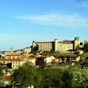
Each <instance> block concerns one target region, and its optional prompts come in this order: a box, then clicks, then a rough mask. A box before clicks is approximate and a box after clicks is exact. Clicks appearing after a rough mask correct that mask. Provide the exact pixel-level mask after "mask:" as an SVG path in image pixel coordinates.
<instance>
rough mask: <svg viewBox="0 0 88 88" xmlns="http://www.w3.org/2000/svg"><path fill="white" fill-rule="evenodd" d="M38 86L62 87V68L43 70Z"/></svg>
mask: <svg viewBox="0 0 88 88" xmlns="http://www.w3.org/2000/svg"><path fill="white" fill-rule="evenodd" d="M42 76H43V77H42V81H41V85H40V88H62V86H63V85H64V84H63V82H62V80H61V76H62V70H61V69H56V68H54V69H53V68H49V69H45V70H43V74H42Z"/></svg>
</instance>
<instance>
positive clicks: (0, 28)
mask: <svg viewBox="0 0 88 88" xmlns="http://www.w3.org/2000/svg"><path fill="white" fill-rule="evenodd" d="M76 36H77V37H80V38H81V41H85V40H88V1H87V0H0V51H1V50H9V49H10V48H11V47H13V48H14V49H21V48H24V47H29V46H30V45H31V43H32V41H33V40H35V41H53V40H54V39H55V38H57V39H59V41H61V40H67V39H68V40H72V39H74V37H76Z"/></svg>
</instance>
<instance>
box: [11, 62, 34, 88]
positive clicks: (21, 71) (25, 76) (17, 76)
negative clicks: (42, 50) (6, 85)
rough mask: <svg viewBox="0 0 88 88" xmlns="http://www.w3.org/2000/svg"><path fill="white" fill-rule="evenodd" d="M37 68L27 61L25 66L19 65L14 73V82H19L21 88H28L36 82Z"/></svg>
mask: <svg viewBox="0 0 88 88" xmlns="http://www.w3.org/2000/svg"><path fill="white" fill-rule="evenodd" d="M34 73H35V70H34V69H33V67H31V66H30V64H28V63H25V64H24V65H23V66H21V67H19V68H18V69H16V70H14V73H13V74H12V77H13V80H12V82H13V83H14V84H19V88H27V87H28V86H31V85H33V84H34V82H33V77H34Z"/></svg>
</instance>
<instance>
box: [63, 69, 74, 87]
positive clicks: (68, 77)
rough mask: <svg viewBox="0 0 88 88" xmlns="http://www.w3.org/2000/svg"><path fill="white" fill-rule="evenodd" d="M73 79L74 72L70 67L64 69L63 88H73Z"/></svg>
mask: <svg viewBox="0 0 88 88" xmlns="http://www.w3.org/2000/svg"><path fill="white" fill-rule="evenodd" d="M72 79H73V74H72V73H70V71H69V70H68V69H66V70H64V71H63V74H62V81H63V82H64V87H63V88H72Z"/></svg>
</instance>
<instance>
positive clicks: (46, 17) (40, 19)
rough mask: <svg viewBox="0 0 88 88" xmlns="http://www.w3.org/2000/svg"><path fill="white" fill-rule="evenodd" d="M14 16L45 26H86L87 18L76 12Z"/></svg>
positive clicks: (87, 24) (87, 23) (87, 25)
mask: <svg viewBox="0 0 88 88" xmlns="http://www.w3.org/2000/svg"><path fill="white" fill-rule="evenodd" d="M16 18H19V19H23V20H26V21H29V22H32V23H35V24H40V25H46V26H61V27H73V28H80V27H88V18H85V17H82V16H80V15H78V14H65V13H50V14H41V15H36V16H17V17H16Z"/></svg>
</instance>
